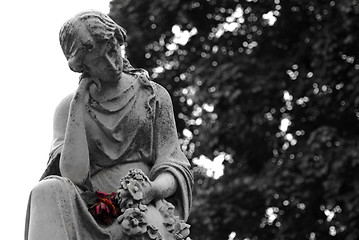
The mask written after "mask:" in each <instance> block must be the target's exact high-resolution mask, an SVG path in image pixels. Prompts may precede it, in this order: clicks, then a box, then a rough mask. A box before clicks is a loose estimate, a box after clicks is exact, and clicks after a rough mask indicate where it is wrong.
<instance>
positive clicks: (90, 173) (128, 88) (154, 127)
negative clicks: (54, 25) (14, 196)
mask: <svg viewBox="0 0 359 240" xmlns="http://www.w3.org/2000/svg"><path fill="white" fill-rule="evenodd" d="M125 40H126V33H125V30H124V29H123V28H121V27H120V26H118V25H117V24H116V23H115V22H114V21H112V20H111V19H110V18H109V17H108V16H107V15H105V14H103V13H100V12H97V11H87V12H83V13H80V14H78V15H76V16H75V17H73V18H71V19H70V20H68V21H67V22H66V23H65V24H64V25H63V27H62V28H61V31H60V43H61V47H62V50H63V52H64V54H65V56H66V59H67V61H68V65H69V67H70V69H71V70H72V71H75V72H80V73H81V77H80V82H79V85H78V87H77V89H76V91H75V92H74V93H73V94H70V95H69V96H67V97H66V98H64V99H63V100H62V101H61V102H60V104H59V105H58V107H57V109H56V111H55V117H54V128H53V132H54V138H53V142H52V151H51V153H50V158H49V161H48V165H47V168H46V170H45V172H44V174H43V176H42V177H41V181H40V182H39V184H38V185H37V186H35V188H34V189H33V190H32V192H31V194H30V199H29V204H28V210H27V217H26V226H25V239H26V240H28V239H29V240H45V239H46V240H49V239H51V240H60V239H61V240H65V239H71V240H72V239H78V240H82V239H83V240H91V239H93V240H95V239H96V240H110V239H113V240H115V239H116V240H120V239H166V240H171V239H186V238H188V234H189V225H188V224H186V223H185V221H186V220H187V218H188V214H189V211H190V207H191V198H192V195H191V194H192V193H191V192H192V185H193V178H192V174H191V171H190V170H189V167H190V164H189V162H188V160H187V158H186V157H185V155H184V154H183V152H182V151H181V150H180V146H179V142H178V138H177V131H176V126H175V122H174V116H173V108H172V103H171V99H170V96H169V94H168V92H167V91H166V90H165V89H164V88H163V87H162V86H160V85H158V84H156V83H155V82H152V81H150V80H149V77H148V74H147V72H146V71H145V70H143V69H136V68H134V67H132V66H131V64H130V63H129V61H128V60H127V59H126V58H125V57H123V56H122V50H121V45H123V44H124V42H125Z"/></svg>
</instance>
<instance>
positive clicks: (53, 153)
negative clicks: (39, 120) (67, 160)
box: [40, 94, 73, 180]
mask: <svg viewBox="0 0 359 240" xmlns="http://www.w3.org/2000/svg"><path fill="white" fill-rule="evenodd" d="M72 98H73V94H70V95H68V96H67V97H66V98H64V99H63V100H62V101H61V102H60V104H59V105H58V106H57V108H56V110H55V114H54V124H53V141H52V144H51V150H50V154H49V160H48V162H47V167H46V169H45V171H44V173H43V174H42V176H41V178H40V180H42V179H44V178H45V177H47V176H50V175H57V176H61V173H60V167H59V162H60V155H61V151H62V146H63V143H64V138H65V131H66V125H67V118H68V115H69V108H70V103H71V100H72Z"/></svg>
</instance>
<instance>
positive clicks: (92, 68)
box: [64, 24, 123, 83]
mask: <svg viewBox="0 0 359 240" xmlns="http://www.w3.org/2000/svg"><path fill="white" fill-rule="evenodd" d="M73 30H74V31H73V33H72V37H71V38H70V39H71V42H70V43H69V44H67V46H69V47H68V49H65V51H64V52H65V55H66V58H67V61H68V65H69V67H70V69H71V70H72V71H75V72H82V73H86V74H88V75H90V76H92V77H97V78H99V79H100V81H101V82H103V83H106V82H107V83H111V82H117V81H118V79H119V78H120V77H121V73H122V67H123V60H122V55H121V46H120V44H119V43H118V41H117V39H115V38H114V39H110V40H102V41H98V40H95V39H94V38H93V37H92V36H91V33H90V32H89V31H88V30H87V29H86V27H85V25H84V24H79V26H74V29H73Z"/></svg>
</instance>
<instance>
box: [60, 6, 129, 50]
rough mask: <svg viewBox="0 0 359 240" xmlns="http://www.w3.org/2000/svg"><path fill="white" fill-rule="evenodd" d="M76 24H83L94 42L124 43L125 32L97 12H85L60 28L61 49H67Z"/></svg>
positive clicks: (108, 18)
mask: <svg viewBox="0 0 359 240" xmlns="http://www.w3.org/2000/svg"><path fill="white" fill-rule="evenodd" d="M77 22H80V23H82V24H84V25H85V27H86V29H87V31H89V33H90V34H91V36H92V37H93V39H94V40H96V41H103V40H111V39H113V38H116V39H117V40H118V42H119V43H120V44H121V45H122V44H123V43H124V42H125V41H126V36H127V35H126V30H125V29H123V28H122V27H121V26H119V25H118V24H116V23H115V22H114V21H113V20H112V19H111V18H110V17H109V16H107V15H106V14H103V13H101V12H98V11H86V12H82V13H80V14H78V15H76V16H75V17H73V18H71V19H69V20H68V21H66V22H65V23H64V25H63V26H62V28H61V30H60V36H59V37H60V44H61V47H62V49H67V45H68V44H69V43H70V42H71V41H72V39H73V36H72V31H73V28H74V25H75V23H77Z"/></svg>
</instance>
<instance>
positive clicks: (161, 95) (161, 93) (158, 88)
mask: <svg viewBox="0 0 359 240" xmlns="http://www.w3.org/2000/svg"><path fill="white" fill-rule="evenodd" d="M151 83H152V85H153V86H154V89H155V94H156V96H157V99H158V100H160V101H166V102H167V101H170V102H171V96H170V94H169V93H168V91H167V89H166V88H165V87H164V86H162V85H161V84H159V83H156V82H153V81H151Z"/></svg>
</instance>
